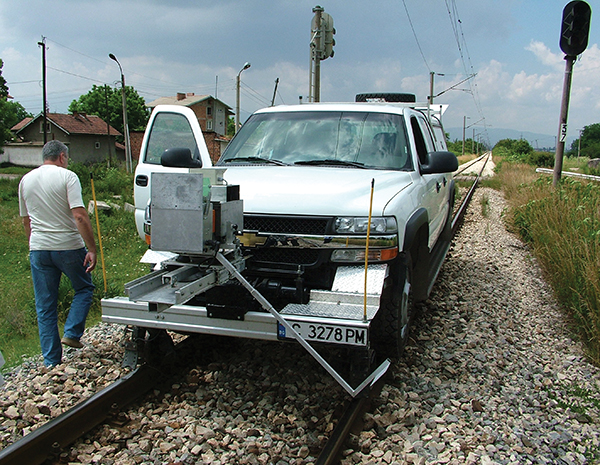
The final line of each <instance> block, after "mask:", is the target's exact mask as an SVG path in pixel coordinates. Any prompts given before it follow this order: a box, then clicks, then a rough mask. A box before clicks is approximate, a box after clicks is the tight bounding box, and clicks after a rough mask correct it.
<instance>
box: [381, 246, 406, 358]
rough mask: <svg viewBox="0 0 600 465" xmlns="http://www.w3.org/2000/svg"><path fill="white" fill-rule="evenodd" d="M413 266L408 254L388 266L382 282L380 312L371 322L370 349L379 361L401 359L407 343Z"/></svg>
mask: <svg viewBox="0 0 600 465" xmlns="http://www.w3.org/2000/svg"><path fill="white" fill-rule="evenodd" d="M412 275H413V265H412V259H411V256H410V254H407V255H406V258H405V259H404V260H403V261H401V260H398V261H397V262H395V263H393V264H392V265H390V273H389V275H388V277H387V278H386V281H385V283H384V289H383V293H382V295H381V300H380V305H379V311H378V312H377V316H376V317H375V319H374V320H373V326H372V328H373V332H372V334H373V348H374V349H375V352H376V355H377V357H378V358H379V359H385V358H392V359H396V358H399V357H401V356H402V354H403V353H404V348H405V347H406V343H407V341H408V335H409V329H410V323H411V320H412V317H413V313H414V311H413V308H414V307H413V297H412V287H411V280H412Z"/></svg>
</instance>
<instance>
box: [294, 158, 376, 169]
mask: <svg viewBox="0 0 600 465" xmlns="http://www.w3.org/2000/svg"><path fill="white" fill-rule="evenodd" d="M294 165H341V166H352V167H354V168H364V167H365V164H364V163H359V162H357V161H345V160H333V159H327V160H301V161H297V162H296V163H294Z"/></svg>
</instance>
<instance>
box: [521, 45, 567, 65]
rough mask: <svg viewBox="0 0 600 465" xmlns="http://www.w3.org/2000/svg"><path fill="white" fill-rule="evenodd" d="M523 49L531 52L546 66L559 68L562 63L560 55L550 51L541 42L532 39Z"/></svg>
mask: <svg viewBox="0 0 600 465" xmlns="http://www.w3.org/2000/svg"><path fill="white" fill-rule="evenodd" d="M525 50H528V51H530V52H532V53H533V54H534V55H535V56H536V58H537V59H538V60H539V61H541V62H542V63H543V64H544V65H546V66H551V67H553V68H556V69H560V68H561V67H562V66H563V65H562V64H563V63H564V60H563V57H562V55H560V54H558V53H552V51H551V50H550V49H549V48H548V46H546V45H545V44H544V43H543V42H539V41H537V40H532V41H531V42H530V43H529V45H528V46H527V47H525Z"/></svg>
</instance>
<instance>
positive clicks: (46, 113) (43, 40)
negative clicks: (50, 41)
mask: <svg viewBox="0 0 600 465" xmlns="http://www.w3.org/2000/svg"><path fill="white" fill-rule="evenodd" d="M38 45H39V46H40V47H42V88H43V99H42V100H43V105H44V109H43V110H42V112H43V115H44V122H43V124H44V131H43V132H44V145H46V142H48V134H47V128H48V110H47V108H48V102H47V100H46V38H45V37H44V36H42V41H41V42H38Z"/></svg>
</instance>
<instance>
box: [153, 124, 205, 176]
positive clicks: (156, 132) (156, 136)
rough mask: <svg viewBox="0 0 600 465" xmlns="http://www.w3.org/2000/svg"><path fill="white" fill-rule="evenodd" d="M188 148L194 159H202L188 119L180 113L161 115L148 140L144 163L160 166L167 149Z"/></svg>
mask: <svg viewBox="0 0 600 465" xmlns="http://www.w3.org/2000/svg"><path fill="white" fill-rule="evenodd" d="M174 147H182V148H188V149H190V151H191V152H192V154H193V158H194V159H200V151H199V150H198V145H197V144H196V139H195V138H194V133H193V131H192V128H191V126H190V123H189V122H188V120H187V118H186V117H185V116H183V115H180V114H178V113H159V114H158V115H157V116H156V118H155V119H154V122H153V123H152V129H151V131H150V136H149V138H148V144H147V148H146V153H145V156H144V161H145V162H146V163H150V164H153V165H160V157H161V156H162V154H163V152H164V151H165V150H166V149H170V148H174Z"/></svg>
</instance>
